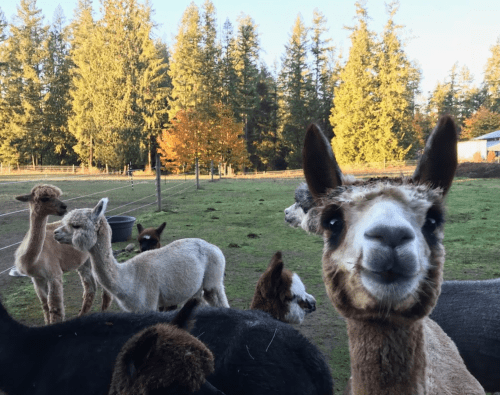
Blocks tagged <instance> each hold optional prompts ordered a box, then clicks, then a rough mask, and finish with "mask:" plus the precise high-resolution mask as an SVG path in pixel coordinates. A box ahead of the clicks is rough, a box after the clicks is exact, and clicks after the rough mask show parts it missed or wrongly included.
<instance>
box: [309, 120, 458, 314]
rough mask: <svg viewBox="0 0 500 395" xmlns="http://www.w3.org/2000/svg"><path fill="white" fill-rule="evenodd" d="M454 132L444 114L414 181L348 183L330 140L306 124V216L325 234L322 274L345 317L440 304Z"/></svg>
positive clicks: (427, 308)
mask: <svg viewBox="0 0 500 395" xmlns="http://www.w3.org/2000/svg"><path fill="white" fill-rule="evenodd" d="M456 136H457V135H456V129H455V125H454V123H453V121H452V120H451V118H449V117H444V118H442V119H441V120H440V122H439V124H438V126H437V127H436V129H435V130H434V132H433V133H432V135H431V136H430V137H429V140H428V143H427V146H426V148H425V151H424V154H423V156H422V159H421V161H420V163H419V164H418V166H417V169H416V170H415V173H414V175H413V177H412V178H411V179H410V178H409V179H388V178H380V179H370V180H368V181H366V182H360V181H358V182H353V183H350V185H344V183H343V180H344V178H343V176H342V173H341V171H340V168H339V167H338V165H337V163H336V160H335V156H334V155H333V153H332V150H331V147H330V145H329V143H328V141H327V140H326V138H325V137H324V136H323V134H322V133H321V131H320V130H319V129H318V128H317V127H315V126H314V125H313V126H311V127H310V128H309V130H308V132H307V135H306V139H305V144H304V151H303V155H304V158H303V163H304V173H305V176H306V180H307V184H308V186H309V190H310V191H311V195H312V196H313V197H314V199H315V202H316V206H315V207H314V208H313V209H311V210H310V212H309V216H310V217H312V218H310V219H309V221H316V223H317V224H318V230H317V233H319V234H321V235H323V238H324V244H325V246H324V250H323V278H324V281H325V285H326V289H327V292H328V295H329V297H330V299H331V301H332V303H333V304H334V305H335V307H336V308H337V309H338V310H339V311H340V312H341V313H342V314H343V315H344V316H346V317H348V318H358V319H390V320H392V319H418V318H422V317H424V316H425V315H428V314H429V313H430V311H431V309H432V307H433V306H434V305H435V303H436V300H437V296H438V295H439V290H440V284H441V282H442V265H443V262H444V248H443V245H442V239H443V216H444V207H443V196H444V194H445V193H446V192H447V191H448V189H449V187H450V186H451V182H452V180H453V176H454V173H455V169H456V164H457V159H456V142H457V137H456ZM389 313H391V314H389Z"/></svg>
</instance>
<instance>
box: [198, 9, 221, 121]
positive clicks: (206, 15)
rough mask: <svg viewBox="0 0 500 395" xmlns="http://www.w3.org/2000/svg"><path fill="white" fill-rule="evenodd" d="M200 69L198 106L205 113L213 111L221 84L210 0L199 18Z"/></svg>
mask: <svg viewBox="0 0 500 395" xmlns="http://www.w3.org/2000/svg"><path fill="white" fill-rule="evenodd" d="M200 32H201V48H200V52H201V54H200V55H201V60H202V61H201V69H200V70H199V76H200V96H201V97H202V98H203V99H202V100H200V106H202V107H205V111H207V112H210V111H212V110H213V107H214V106H215V103H217V102H219V101H220V100H221V91H222V84H221V82H220V79H219V76H220V70H219V69H220V66H221V62H220V58H221V48H220V46H219V44H218V42H217V20H216V16H215V7H214V5H213V3H212V2H211V1H210V0H205V3H204V4H203V14H202V18H201V27H200Z"/></svg>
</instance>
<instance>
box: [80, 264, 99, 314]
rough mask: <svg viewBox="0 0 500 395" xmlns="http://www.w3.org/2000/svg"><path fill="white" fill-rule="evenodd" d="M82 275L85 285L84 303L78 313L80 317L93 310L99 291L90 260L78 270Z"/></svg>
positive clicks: (81, 278)
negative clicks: (96, 294)
mask: <svg viewBox="0 0 500 395" xmlns="http://www.w3.org/2000/svg"><path fill="white" fill-rule="evenodd" d="M77 271H78V274H79V275H80V280H81V281H82V285H83V301H82V308H81V309H80V312H79V313H78V317H80V316H82V315H84V314H87V313H88V312H89V311H90V309H91V308H92V303H93V302H94V298H95V292H96V289H97V283H96V280H95V278H94V276H93V275H92V267H91V266H90V258H89V259H87V260H86V261H85V262H84V263H83V264H82V265H80V267H79V268H78V269H77Z"/></svg>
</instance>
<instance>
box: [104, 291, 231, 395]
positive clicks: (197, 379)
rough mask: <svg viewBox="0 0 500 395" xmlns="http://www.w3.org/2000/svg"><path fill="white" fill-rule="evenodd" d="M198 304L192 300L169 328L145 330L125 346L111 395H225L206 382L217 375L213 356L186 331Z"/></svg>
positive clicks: (164, 325) (163, 325) (166, 325)
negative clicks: (208, 378) (212, 375)
mask: <svg viewBox="0 0 500 395" xmlns="http://www.w3.org/2000/svg"><path fill="white" fill-rule="evenodd" d="M197 304H198V300H197V299H191V300H189V301H188V302H187V303H186V304H185V305H184V306H183V307H182V309H181V310H180V311H179V312H178V313H177V315H176V316H175V317H174V319H173V320H172V321H171V322H170V323H169V324H166V323H161V324H156V325H153V326H150V327H148V328H146V329H143V330H142V331H140V332H139V333H137V334H135V335H134V336H132V337H131V338H130V339H129V340H128V341H127V342H126V343H125V344H124V346H123V347H122V348H121V350H120V353H119V354H118V357H117V358H116V363H115V367H114V370H113V375H112V378H111V388H110V390H109V395H148V394H160V393H162V394H164V393H168V394H171V395H175V394H178V395H181V394H187V393H196V394H199V395H201V394H221V395H224V394H223V393H222V392H221V391H217V390H216V389H215V388H214V387H213V386H212V385H211V384H210V383H209V382H208V381H206V377H207V376H208V375H209V374H211V373H213V371H214V356H213V354H212V352H211V351H210V350H209V349H208V348H207V346H205V345H204V344H203V343H202V342H201V341H199V340H198V339H197V338H195V337H194V336H192V335H190V334H189V332H187V330H185V329H186V327H187V326H188V324H189V323H190V322H189V321H188V320H189V318H190V316H191V314H192V312H193V309H194V308H195V307H196V305H197Z"/></svg>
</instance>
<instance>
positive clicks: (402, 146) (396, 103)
mask: <svg viewBox="0 0 500 395" xmlns="http://www.w3.org/2000/svg"><path fill="white" fill-rule="evenodd" d="M397 10H398V4H397V3H390V4H388V13H389V20H388V21H387V24H386V25H385V28H384V31H383V34H382V40H381V48H380V53H379V59H378V80H379V86H378V92H377V95H378V96H379V103H378V107H379V111H378V115H377V121H378V127H377V130H378V133H379V136H380V137H379V138H378V139H377V141H376V142H375V143H376V145H374V147H373V149H374V150H376V151H378V153H379V159H378V160H403V159H405V157H406V156H407V155H408V152H409V151H410V150H411V148H412V147H413V148H414V149H415V148H416V143H417V140H416V136H415V134H414V131H413V114H414V109H415V108H414V97H415V96H416V94H417V89H418V84H419V80H420V78H419V77H420V75H419V72H418V70H417V69H416V68H415V67H413V65H412V64H411V63H410V61H409V60H408V58H407V57H406V54H405V52H404V49H403V45H402V42H401V39H400V38H399V36H398V32H399V31H400V30H401V28H402V27H401V26H399V25H396V24H395V23H394V15H395V14H396V12H397Z"/></svg>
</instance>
